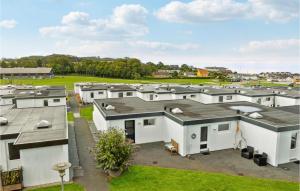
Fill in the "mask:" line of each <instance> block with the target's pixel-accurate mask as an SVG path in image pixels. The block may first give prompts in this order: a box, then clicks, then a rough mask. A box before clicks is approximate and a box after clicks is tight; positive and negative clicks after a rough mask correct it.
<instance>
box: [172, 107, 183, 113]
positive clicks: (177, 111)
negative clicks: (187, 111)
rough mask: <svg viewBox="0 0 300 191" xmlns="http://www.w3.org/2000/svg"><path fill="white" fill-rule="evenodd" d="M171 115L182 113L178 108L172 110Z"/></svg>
mask: <svg viewBox="0 0 300 191" xmlns="http://www.w3.org/2000/svg"><path fill="white" fill-rule="evenodd" d="M172 113H175V114H176V113H183V111H182V110H181V109H179V108H178V107H176V108H174V109H172Z"/></svg>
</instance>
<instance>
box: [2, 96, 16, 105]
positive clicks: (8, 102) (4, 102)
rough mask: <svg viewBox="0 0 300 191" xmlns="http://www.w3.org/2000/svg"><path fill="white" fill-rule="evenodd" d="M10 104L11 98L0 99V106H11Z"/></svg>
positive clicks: (11, 102)
mask: <svg viewBox="0 0 300 191" xmlns="http://www.w3.org/2000/svg"><path fill="white" fill-rule="evenodd" d="M11 104H13V98H2V97H0V105H11Z"/></svg>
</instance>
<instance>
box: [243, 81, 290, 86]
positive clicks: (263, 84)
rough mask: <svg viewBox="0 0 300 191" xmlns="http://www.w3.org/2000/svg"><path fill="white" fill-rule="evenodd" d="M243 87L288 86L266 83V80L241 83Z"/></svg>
mask: <svg viewBox="0 0 300 191" xmlns="http://www.w3.org/2000/svg"><path fill="white" fill-rule="evenodd" d="M243 85H244V86H257V85H261V86H267V87H273V86H288V84H282V83H274V82H267V81H266V80H257V81H250V82H246V83H243Z"/></svg>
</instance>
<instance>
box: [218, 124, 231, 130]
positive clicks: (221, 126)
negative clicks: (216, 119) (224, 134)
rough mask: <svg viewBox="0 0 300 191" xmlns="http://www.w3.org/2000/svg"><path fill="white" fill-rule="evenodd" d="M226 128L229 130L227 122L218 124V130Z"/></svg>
mask: <svg viewBox="0 0 300 191" xmlns="http://www.w3.org/2000/svg"><path fill="white" fill-rule="evenodd" d="M228 130H229V123H224V124H220V125H218V131H228Z"/></svg>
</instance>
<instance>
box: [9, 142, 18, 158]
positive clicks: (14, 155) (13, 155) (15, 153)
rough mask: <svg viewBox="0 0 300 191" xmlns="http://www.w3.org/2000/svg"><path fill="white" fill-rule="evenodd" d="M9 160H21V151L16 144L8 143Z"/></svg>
mask: <svg viewBox="0 0 300 191" xmlns="http://www.w3.org/2000/svg"><path fill="white" fill-rule="evenodd" d="M8 153H9V160H16V159H20V150H19V149H17V148H16V147H15V146H14V143H8Z"/></svg>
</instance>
